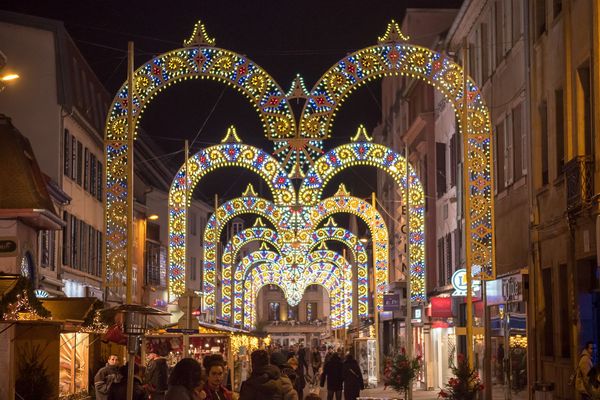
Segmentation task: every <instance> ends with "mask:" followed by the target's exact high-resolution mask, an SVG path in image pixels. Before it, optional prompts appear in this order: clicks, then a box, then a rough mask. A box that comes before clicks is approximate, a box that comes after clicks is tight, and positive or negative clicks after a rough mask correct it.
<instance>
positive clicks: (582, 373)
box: [575, 342, 594, 400]
mask: <svg viewBox="0 0 600 400" xmlns="http://www.w3.org/2000/svg"><path fill="white" fill-rule="evenodd" d="M593 354H594V343H593V342H587V343H586V344H585V347H584V348H583V351H582V352H581V356H580V357H579V363H578V364H577V372H576V375H575V388H576V389H577V391H578V392H579V394H580V395H581V399H582V400H589V399H590V398H591V397H590V395H589V393H588V391H587V389H586V383H587V380H588V374H589V372H590V370H591V369H592V367H593V366H594V364H593V361H592V356H593Z"/></svg>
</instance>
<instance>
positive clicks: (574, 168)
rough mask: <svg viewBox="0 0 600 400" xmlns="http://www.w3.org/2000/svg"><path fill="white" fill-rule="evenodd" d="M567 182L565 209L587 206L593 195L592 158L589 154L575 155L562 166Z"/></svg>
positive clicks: (570, 209)
mask: <svg viewBox="0 0 600 400" xmlns="http://www.w3.org/2000/svg"><path fill="white" fill-rule="evenodd" d="M564 171H565V180H566V184H567V210H568V211H569V212H575V211H579V210H581V209H582V208H586V207H589V206H590V205H591V202H592V197H593V195H594V160H593V158H592V157H591V156H587V155H586V156H577V157H575V158H573V159H571V160H570V161H569V162H567V163H566V164H565V166H564Z"/></svg>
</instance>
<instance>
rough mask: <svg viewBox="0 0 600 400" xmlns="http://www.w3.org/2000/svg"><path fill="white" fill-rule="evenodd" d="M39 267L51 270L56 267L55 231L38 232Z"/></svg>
mask: <svg viewBox="0 0 600 400" xmlns="http://www.w3.org/2000/svg"><path fill="white" fill-rule="evenodd" d="M40 265H41V266H42V267H49V268H50V269H52V270H54V268H55V267H56V232H55V231H40Z"/></svg>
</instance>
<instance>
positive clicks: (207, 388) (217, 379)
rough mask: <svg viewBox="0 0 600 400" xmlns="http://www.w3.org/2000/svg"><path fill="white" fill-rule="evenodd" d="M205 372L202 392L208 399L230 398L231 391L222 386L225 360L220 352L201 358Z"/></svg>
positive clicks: (229, 399)
mask: <svg viewBox="0 0 600 400" xmlns="http://www.w3.org/2000/svg"><path fill="white" fill-rule="evenodd" d="M202 365H203V366H204V371H205V373H206V384H205V385H204V392H205V393H206V398H207V399H208V400H232V393H231V392H230V391H229V390H227V388H226V387H225V386H223V379H224V378H225V365H226V363H225V360H224V359H223V356H222V355H220V354H210V355H207V356H206V357H204V359H203V360H202Z"/></svg>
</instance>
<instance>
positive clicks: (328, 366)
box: [321, 352, 344, 400]
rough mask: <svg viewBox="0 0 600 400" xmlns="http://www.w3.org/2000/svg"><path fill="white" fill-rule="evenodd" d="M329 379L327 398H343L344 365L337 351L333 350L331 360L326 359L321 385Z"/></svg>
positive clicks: (329, 399)
mask: <svg viewBox="0 0 600 400" xmlns="http://www.w3.org/2000/svg"><path fill="white" fill-rule="evenodd" d="M325 380H327V400H332V399H333V395H334V394H335V398H336V400H342V386H343V383H344V365H343V364H342V360H341V359H340V356H339V355H338V353H337V352H332V353H331V356H330V357H329V360H327V361H325V365H324V366H323V373H322V374H321V387H323V386H325Z"/></svg>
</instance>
